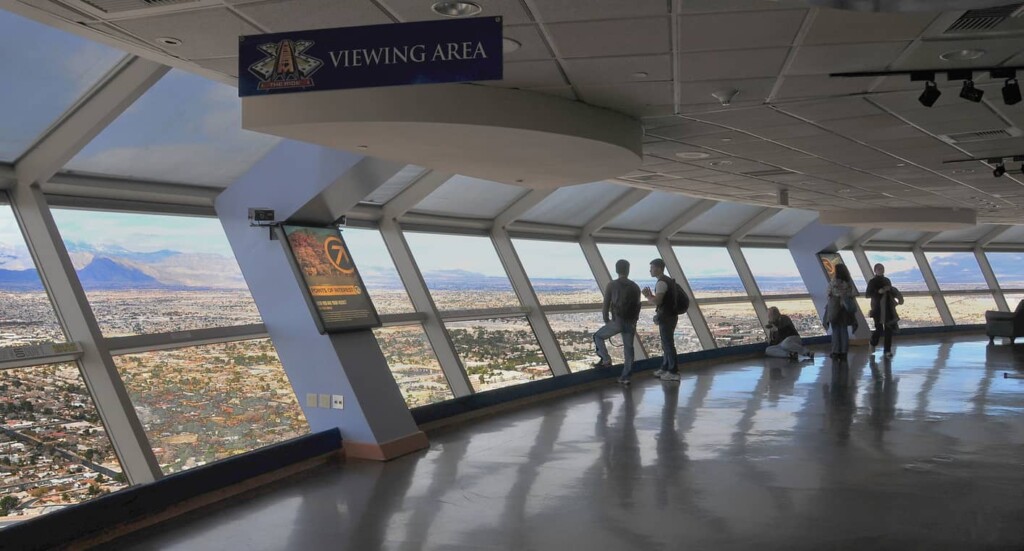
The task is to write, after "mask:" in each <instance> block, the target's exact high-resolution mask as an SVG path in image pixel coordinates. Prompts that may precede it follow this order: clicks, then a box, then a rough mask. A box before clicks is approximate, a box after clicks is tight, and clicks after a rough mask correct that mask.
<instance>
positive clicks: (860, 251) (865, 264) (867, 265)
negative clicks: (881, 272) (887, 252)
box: [853, 245, 875, 281]
mask: <svg viewBox="0 0 1024 551" xmlns="http://www.w3.org/2000/svg"><path fill="white" fill-rule="evenodd" d="M853 256H854V257H855V258H856V259H857V265H858V266H860V272H861V273H862V274H863V275H864V281H871V278H873V277H875V269H874V268H873V267H872V266H871V261H869V260H868V255H867V253H865V252H864V247H861V246H860V245H855V246H854V247H853Z"/></svg>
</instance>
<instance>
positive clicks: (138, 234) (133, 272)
mask: <svg viewBox="0 0 1024 551" xmlns="http://www.w3.org/2000/svg"><path fill="white" fill-rule="evenodd" d="M53 218H54V220H55V221H56V222H57V227H58V229H59V230H60V233H61V236H62V237H63V239H64V244H65V246H66V247H67V249H68V253H70V254H71V260H72V262H73V263H74V265H75V270H76V271H77V272H78V278H79V280H80V281H81V282H82V286H83V287H84V288H85V293H86V295H87V296H88V297H89V304H90V305H91V306H92V310H93V312H94V313H95V314H96V320H97V321H98V322H99V324H100V329H102V331H103V334H104V336H107V337H116V336H124V335H139V334H147V333H166V332H171V331H185V330H191V329H201V328H209V327H224V326H232V325H246V324H252V323H260V315H259V312H258V311H257V310H256V305H255V303H253V301H252V297H251V296H250V295H249V289H248V288H247V287H246V285H245V280H244V279H243V278H242V272H241V270H239V268H238V264H237V263H236V262H235V257H234V255H233V254H232V252H231V247H230V246H229V245H228V241H227V238H226V237H225V236H224V230H223V229H222V228H221V225H220V222H218V221H217V219H216V218H199V217H184V216H168V215H156V214H128V213H120V212H107V211H87V210H67V209H55V210H54V211H53Z"/></svg>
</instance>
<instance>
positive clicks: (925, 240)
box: [914, 231, 942, 248]
mask: <svg viewBox="0 0 1024 551" xmlns="http://www.w3.org/2000/svg"><path fill="white" fill-rule="evenodd" d="M940 235H942V232H937V231H933V232H928V233H926V234H924V235H922V236H921V237H919V238H918V240H917V241H915V242H914V246H915V247H918V248H921V247H925V246H927V245H928V244H929V243H931V242H932V241H934V240H935V238H936V237H938V236H940Z"/></svg>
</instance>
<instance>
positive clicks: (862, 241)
mask: <svg viewBox="0 0 1024 551" xmlns="http://www.w3.org/2000/svg"><path fill="white" fill-rule="evenodd" d="M879 233H882V230H880V229H873V230H868V231H866V232H864V234H863V235H861V236H860V237H858V238H857V240H856V241H854V242H853V246H854V248H856V247H864V245H867V244H868V241H871V240H872V239H874V237H875V236H876V235H878V234H879Z"/></svg>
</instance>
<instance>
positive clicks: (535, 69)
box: [487, 60, 568, 88]
mask: <svg viewBox="0 0 1024 551" xmlns="http://www.w3.org/2000/svg"><path fill="white" fill-rule="evenodd" d="M504 77H505V78H503V79H501V80H498V81H488V82H487V84H488V85H490V86H501V87H503V88H554V87H560V86H565V85H567V84H568V83H567V82H566V81H565V78H564V77H563V76H562V70H561V69H559V67H558V63H556V62H555V61H554V60H542V61H515V62H506V63H505V72H504Z"/></svg>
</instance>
